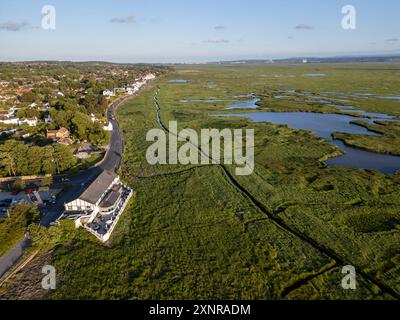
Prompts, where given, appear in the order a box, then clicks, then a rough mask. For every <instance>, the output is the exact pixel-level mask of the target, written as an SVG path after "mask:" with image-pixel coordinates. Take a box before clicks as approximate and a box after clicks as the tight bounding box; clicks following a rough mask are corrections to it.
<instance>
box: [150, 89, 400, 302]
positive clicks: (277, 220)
mask: <svg viewBox="0 0 400 320" xmlns="http://www.w3.org/2000/svg"><path fill="white" fill-rule="evenodd" d="M160 90H161V88H160V87H157V90H156V93H155V96H154V103H155V107H156V109H157V116H156V121H157V123H158V125H159V126H160V128H161V129H163V130H165V131H166V132H167V133H168V134H170V131H169V130H168V128H167V127H166V126H165V124H164V123H163V122H162V119H161V104H160V102H159V100H158V95H159V92H160ZM195 147H196V148H197V149H198V150H199V152H200V153H202V154H204V153H203V151H202V150H201V148H199V147H198V146H195ZM207 156H208V155H207ZM208 157H210V156H208ZM210 159H211V157H210ZM218 166H219V167H220V168H221V169H222V170H223V172H224V174H225V176H226V178H227V179H228V181H229V183H230V184H231V185H232V186H233V187H234V188H235V189H236V190H238V191H239V192H240V193H241V194H242V195H243V196H244V197H245V198H247V199H249V200H250V201H251V202H252V203H253V204H254V205H255V206H256V207H257V208H258V209H259V210H260V211H261V212H263V213H264V214H265V215H266V217H267V218H268V219H269V220H270V221H272V222H273V223H274V224H275V225H276V226H277V227H278V228H279V229H281V230H283V231H285V232H288V233H290V234H291V235H292V236H295V237H296V238H298V239H299V240H301V241H302V242H304V243H307V244H308V245H310V246H311V247H313V248H314V249H316V250H317V251H319V252H320V253H321V254H323V255H325V256H327V257H329V258H330V259H331V260H333V261H335V263H336V266H338V267H339V266H346V265H352V266H354V267H356V270H357V273H358V274H359V275H361V276H362V277H363V278H365V279H367V280H368V281H370V282H371V283H373V284H374V285H376V286H377V287H379V289H380V290H381V291H382V292H383V293H387V294H389V295H391V296H393V297H394V298H396V299H398V300H400V294H399V293H398V292H397V291H396V290H394V289H393V288H391V287H390V286H388V285H386V284H384V283H382V282H381V281H380V280H378V279H376V278H375V277H374V276H372V275H370V274H369V273H367V272H365V271H363V270H362V268H361V267H358V266H357V265H356V264H354V263H352V262H351V261H346V259H344V258H343V257H341V256H340V255H339V254H337V253H336V252H335V251H334V250H333V249H331V248H329V247H326V246H324V245H322V244H320V243H318V242H316V241H315V240H314V239H312V238H310V237H308V236H307V235H305V234H303V233H301V232H300V231H298V230H296V229H294V228H292V227H291V226H289V225H287V224H286V223H285V222H284V221H283V220H282V219H281V218H280V217H279V216H276V215H274V214H273V213H272V212H270V211H268V209H267V208H266V207H265V206H264V205H263V204H262V203H261V202H260V201H258V200H257V199H256V198H255V197H254V196H253V195H252V194H251V192H249V191H248V190H247V189H246V188H244V187H243V186H242V185H240V183H239V182H238V181H237V180H236V179H235V177H234V176H233V175H232V174H231V173H230V171H229V170H228V169H227V168H226V166H224V165H223V164H219V165H218ZM334 267H335V266H331V267H329V268H328V269H326V270H325V271H324V272H326V271H329V270H331V269H332V268H334ZM322 273H323V272H321V271H320V272H316V274H315V275H314V276H307V277H305V278H304V279H300V280H298V281H296V282H295V283H293V284H291V285H290V286H289V287H287V288H285V289H284V290H283V292H282V296H283V297H284V296H286V295H287V294H289V293H290V292H291V291H293V290H295V289H296V288H299V287H301V286H302V285H304V284H306V283H307V282H309V281H310V280H312V279H313V278H314V277H317V276H319V275H321V274H322Z"/></svg>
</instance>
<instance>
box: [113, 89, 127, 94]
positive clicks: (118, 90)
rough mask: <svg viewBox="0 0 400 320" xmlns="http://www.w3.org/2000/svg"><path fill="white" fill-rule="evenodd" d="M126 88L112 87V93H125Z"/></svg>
mask: <svg viewBox="0 0 400 320" xmlns="http://www.w3.org/2000/svg"><path fill="white" fill-rule="evenodd" d="M125 92H126V89H125V88H115V89H114V94H116V93H125Z"/></svg>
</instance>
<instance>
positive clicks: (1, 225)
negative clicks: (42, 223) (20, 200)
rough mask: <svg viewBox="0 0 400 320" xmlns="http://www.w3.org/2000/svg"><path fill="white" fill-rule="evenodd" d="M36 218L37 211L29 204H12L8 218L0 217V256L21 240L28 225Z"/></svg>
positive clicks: (37, 216)
mask: <svg viewBox="0 0 400 320" xmlns="http://www.w3.org/2000/svg"><path fill="white" fill-rule="evenodd" d="M38 219H39V212H38V211H37V210H36V208H34V207H32V206H29V205H17V206H14V207H13V208H12V209H11V210H10V212H9V217H8V218H4V219H0V256H1V255H3V254H4V253H5V252H7V251H8V250H9V249H10V248H11V247H12V246H13V245H15V244H16V243H17V241H18V240H21V239H22V238H23V236H24V234H25V233H26V232H27V231H28V227H29V226H30V225H31V224H32V223H35V222H37V221H38Z"/></svg>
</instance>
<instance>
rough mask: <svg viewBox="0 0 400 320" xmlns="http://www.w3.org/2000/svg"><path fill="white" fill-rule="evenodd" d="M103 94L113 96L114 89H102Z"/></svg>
mask: <svg viewBox="0 0 400 320" xmlns="http://www.w3.org/2000/svg"><path fill="white" fill-rule="evenodd" d="M103 96H106V97H115V93H114V91H112V90H104V91H103Z"/></svg>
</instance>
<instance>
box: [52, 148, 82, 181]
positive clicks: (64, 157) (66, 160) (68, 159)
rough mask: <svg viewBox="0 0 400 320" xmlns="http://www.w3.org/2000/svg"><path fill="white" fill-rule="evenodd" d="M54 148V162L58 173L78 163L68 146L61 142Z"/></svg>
mask: <svg viewBox="0 0 400 320" xmlns="http://www.w3.org/2000/svg"><path fill="white" fill-rule="evenodd" d="M53 148H54V153H53V158H54V164H55V168H56V171H57V173H58V174H60V173H61V172H63V171H66V170H68V169H70V168H71V167H73V166H74V165H75V164H76V161H77V160H76V158H75V157H74V155H73V154H72V152H71V150H70V149H69V148H68V147H66V146H64V145H61V144H56V145H54V147H53Z"/></svg>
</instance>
